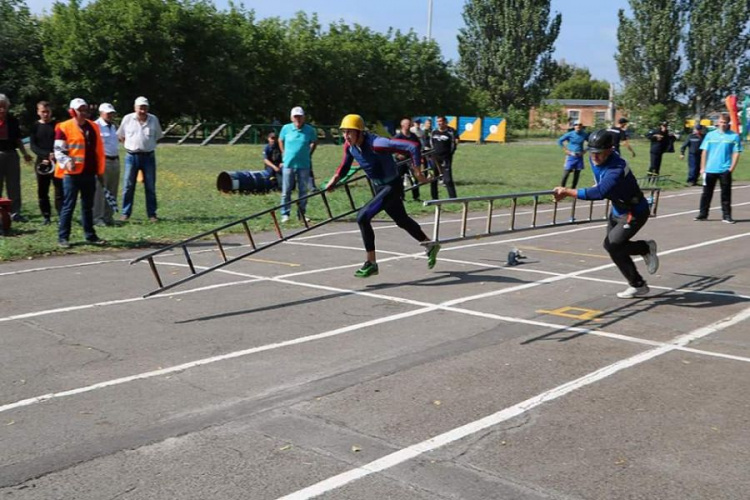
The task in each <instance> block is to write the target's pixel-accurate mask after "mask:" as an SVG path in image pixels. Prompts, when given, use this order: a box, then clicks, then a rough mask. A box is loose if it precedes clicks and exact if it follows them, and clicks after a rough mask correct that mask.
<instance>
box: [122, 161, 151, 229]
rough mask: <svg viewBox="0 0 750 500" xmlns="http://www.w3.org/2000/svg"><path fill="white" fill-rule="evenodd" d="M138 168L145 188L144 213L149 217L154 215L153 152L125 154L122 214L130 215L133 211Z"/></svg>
mask: <svg viewBox="0 0 750 500" xmlns="http://www.w3.org/2000/svg"><path fill="white" fill-rule="evenodd" d="M139 170H142V171H143V185H144V187H145V188H146V214H147V215H148V216H149V217H156V156H155V155H154V153H145V154H132V153H126V154H125V177H124V179H123V181H124V182H123V184H124V187H123V188H122V215H123V216H125V217H130V214H132V213H133V198H134V196H135V186H136V179H137V178H138V171H139Z"/></svg>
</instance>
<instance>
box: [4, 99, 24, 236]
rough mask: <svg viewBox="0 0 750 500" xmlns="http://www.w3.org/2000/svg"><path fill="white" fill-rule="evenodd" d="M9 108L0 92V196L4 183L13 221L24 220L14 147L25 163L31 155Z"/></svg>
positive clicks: (19, 176)
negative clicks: (19, 151)
mask: <svg viewBox="0 0 750 500" xmlns="http://www.w3.org/2000/svg"><path fill="white" fill-rule="evenodd" d="M9 109H10V99H8V98H7V97H6V96H5V94H0V197H1V196H2V194H3V184H5V185H7V188H6V189H7V192H8V198H10V199H11V201H12V203H11V206H10V211H11V218H12V219H13V220H14V221H15V222H26V218H25V217H24V216H23V215H21V164H20V162H19V161H18V153H17V152H16V149H20V150H21V154H23V159H24V161H25V162H26V163H29V162H30V161H31V156H30V155H29V153H27V152H26V148H25V147H24V145H23V141H22V140H21V129H20V127H19V125H18V119H16V117H15V116H13V115H11V114H10V113H8V110H9Z"/></svg>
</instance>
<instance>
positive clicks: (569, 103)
mask: <svg viewBox="0 0 750 500" xmlns="http://www.w3.org/2000/svg"><path fill="white" fill-rule="evenodd" d="M542 102H543V104H545V105H551V106H560V107H562V108H563V112H564V114H565V116H566V117H567V122H563V123H560V124H559V125H558V128H559V129H560V130H565V129H567V128H568V127H569V126H570V125H571V124H573V122H575V121H579V120H580V122H581V123H583V124H584V125H585V126H586V127H593V126H594V125H595V124H597V123H599V124H606V125H610V124H611V122H612V121H614V122H617V120H618V119H619V118H620V117H621V116H622V114H621V113H620V111H619V110H615V117H614V120H610V119H609V101H608V100H606V99H544V101H542ZM537 123H539V120H538V115H537V109H536V108H533V107H532V108H531V110H529V126H530V127H534V126H535V124H537Z"/></svg>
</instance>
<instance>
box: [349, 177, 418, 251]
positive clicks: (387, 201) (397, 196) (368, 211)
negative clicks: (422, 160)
mask: <svg viewBox="0 0 750 500" xmlns="http://www.w3.org/2000/svg"><path fill="white" fill-rule="evenodd" d="M375 189H376V193H375V197H374V198H373V199H372V200H370V201H369V202H368V203H367V204H366V205H365V206H363V207H362V208H360V209H359V213H358V214H357V224H359V231H360V232H361V233H362V241H364V244H365V250H366V251H368V252H373V251H374V250H375V231H373V229H372V219H373V218H374V217H375V216H376V215H377V214H378V212H380V211H381V210H385V213H387V214H388V215H389V216H390V217H391V219H393V221H394V222H395V223H396V225H397V226H398V227H400V228H401V229H404V230H405V231H406V232H407V233H409V234H410V235H411V237H412V238H414V239H415V240H417V241H427V240H428V239H429V238H428V237H427V235H426V234H424V231H422V228H421V227H420V226H419V223H417V221H415V220H414V219H412V218H411V217H409V215H408V214H407V213H406V209H405V208H404V202H403V200H402V199H401V196H402V195H403V193H404V186H403V184H402V182H401V177H397V178H396V180H394V181H391V182H390V183H388V184H385V185H383V186H375Z"/></svg>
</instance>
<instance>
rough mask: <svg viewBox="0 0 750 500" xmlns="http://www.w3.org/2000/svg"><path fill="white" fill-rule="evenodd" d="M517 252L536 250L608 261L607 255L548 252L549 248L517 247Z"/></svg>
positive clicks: (563, 251) (550, 251) (560, 251)
mask: <svg viewBox="0 0 750 500" xmlns="http://www.w3.org/2000/svg"><path fill="white" fill-rule="evenodd" d="M518 249H519V250H536V251H537V252H549V253H562V254H567V255H580V256H582V257H595V258H597V259H609V255H601V254H599V255H597V254H593V253H580V252H568V251H566V250H550V249H549V248H539V247H527V246H523V247H518Z"/></svg>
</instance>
